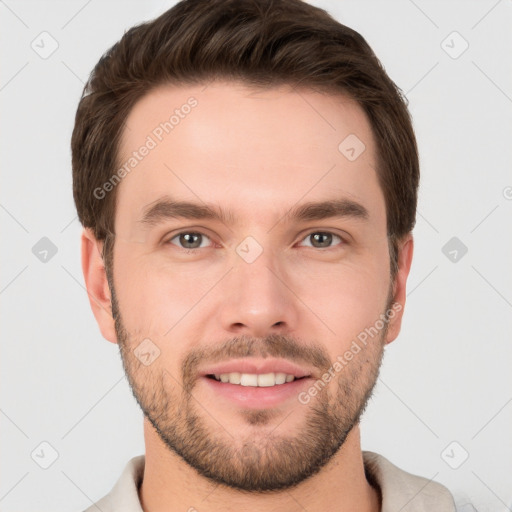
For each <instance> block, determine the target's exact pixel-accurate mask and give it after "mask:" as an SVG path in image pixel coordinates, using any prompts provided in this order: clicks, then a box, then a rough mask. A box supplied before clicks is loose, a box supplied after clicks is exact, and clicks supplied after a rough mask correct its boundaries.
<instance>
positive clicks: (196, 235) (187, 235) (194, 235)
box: [181, 233, 201, 249]
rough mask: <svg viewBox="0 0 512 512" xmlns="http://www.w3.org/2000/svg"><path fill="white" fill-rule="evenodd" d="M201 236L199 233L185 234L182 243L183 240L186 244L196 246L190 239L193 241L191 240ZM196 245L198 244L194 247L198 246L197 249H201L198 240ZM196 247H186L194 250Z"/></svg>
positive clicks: (182, 236)
mask: <svg viewBox="0 0 512 512" xmlns="http://www.w3.org/2000/svg"><path fill="white" fill-rule="evenodd" d="M199 236H200V234H199V233H186V234H184V235H181V238H182V241H183V240H184V241H185V244H189V243H192V244H194V242H193V241H190V239H191V238H194V237H195V238H198V237H199ZM195 243H196V245H195V246H194V247H196V246H197V247H199V246H198V245H197V240H196V242H195ZM199 245H201V244H199ZM194 247H190V246H188V247H186V248H187V249H193V248H194Z"/></svg>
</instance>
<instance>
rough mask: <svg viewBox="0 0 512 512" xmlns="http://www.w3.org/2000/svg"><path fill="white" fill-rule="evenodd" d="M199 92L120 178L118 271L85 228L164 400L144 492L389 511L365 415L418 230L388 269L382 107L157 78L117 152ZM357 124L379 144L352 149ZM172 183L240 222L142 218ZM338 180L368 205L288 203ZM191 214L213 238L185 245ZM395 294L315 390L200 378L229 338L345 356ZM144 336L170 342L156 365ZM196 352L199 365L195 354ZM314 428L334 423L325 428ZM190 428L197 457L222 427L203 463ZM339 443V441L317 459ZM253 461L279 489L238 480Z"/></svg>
mask: <svg viewBox="0 0 512 512" xmlns="http://www.w3.org/2000/svg"><path fill="white" fill-rule="evenodd" d="M191 96H193V97H194V98H196V99H197V101H198V104H197V106H196V107H195V108H194V109H193V110H192V111H191V112H190V114H189V115H187V116H185V117H184V118H183V119H180V123H179V125H177V126H176V127H175V128H174V130H173V131H172V132H171V133H170V134H168V135H167V136H165V138H164V139H163V140H162V142H160V143H159V144H158V145H157V147H156V148H154V149H152V150H151V152H150V153H149V154H148V155H147V156H146V157H145V158H144V159H143V160H142V161H140V162H139V163H138V165H137V167H136V168H135V169H134V170H133V171H132V172H130V173H129V174H128V175H127V176H126V177H125V178H124V179H123V180H122V181H121V183H120V184H119V185H118V189H117V194H118V197H117V209H116V217H115V232H116V239H115V246H114V260H113V261H114V264H113V276H112V279H113V282H112V283H111V284H112V285H113V287H114V286H115V288H113V287H112V288H111V287H110V286H109V283H108V279H107V273H106V271H105V267H104V264H103V260H102V258H101V248H102V242H101V241H97V240H96V239H95V238H94V236H93V235H92V233H91V231H90V230H89V229H85V230H84V232H83V235H82V266H83V272H84V277H85V282H86V286H87V291H88V293H89V297H90V303H91V307H92V310H93V312H94V315H95V318H96V320H97V322H98V325H99V328H100V330H101V333H102V335H103V336H104V337H105V338H106V339H107V340H109V341H111V342H112V343H119V345H120V351H121V356H122V358H123V364H124V366H125V370H126V372H127V375H128V378H129V380H130V384H131V385H132V389H133V391H134V395H135V396H136V398H137V400H138V401H139V404H141V407H142V408H143V410H144V412H146V413H148V414H149V415H150V416H151V417H152V421H150V420H149V419H148V417H145V418H144V436H145V445H146V464H145V470H144V479H143V483H142V485H141V487H140V489H139V496H140V499H141V504H142V506H143V509H144V510H145V511H149V510H151V511H159V510H189V508H190V507H195V508H196V509H197V510H198V511H199V512H201V511H203V510H208V511H217V510H233V511H235V510H237V511H238V510H265V511H268V510H272V511H276V512H278V511H291V510H297V511H298V510H303V509H304V508H305V509H307V510H310V511H320V510H322V511H334V510H336V511H349V510H350V511H352V510H359V511H362V512H369V511H378V510H380V504H379V495H378V492H377V491H376V490H375V489H374V488H373V487H372V486H371V485H370V484H369V482H368V481H367V480H366V478H365V474H364V466H363V458H362V453H361V445H360V430H359V424H358V420H359V415H360V413H361V412H362V410H364V406H365V405H366V403H367V400H368V397H369V396H370V394H371V390H372V389H373V386H374V384H375V380H376V378H377V374H378V369H379V367H380V363H381V358H382V353H383V350H384V347H385V346H386V344H388V343H390V342H391V341H393V340H394V339H396V337H397V336H398V334H399V332H400V326H401V320H402V315H403V306H404V305H405V297H406V281H407V277H408V274H409V270H410V266H411V261H412V254H413V239H412V235H411V234H409V235H407V236H406V237H405V238H404V239H403V240H402V241H401V242H400V244H399V262H398V264H399V271H398V274H397V275H396V278H395V280H394V282H391V279H390V261H389V249H388V239H387V236H386V209H385V202H384V196H383V194H382V191H381V189H380V186H379V184H378V180H377V174H376V171H375V168H376V166H377V157H376V151H375V141H374V139H373V135H372V131H371V127H370V124H369V122H368V120H367V118H366V116H365V114H364V112H363V111H362V109H361V108H360V107H359V106H358V105H357V103H355V102H354V101H352V100H350V99H349V98H347V97H345V96H343V95H340V94H338V95H333V94H320V93H318V92H314V91H311V90H301V91H297V90H292V89H291V88H290V87H288V86H280V87H276V88H273V89H266V90H257V89H250V88H248V87H247V86H245V85H243V84H240V83H235V82H214V83H210V84H209V85H208V86H207V87H205V85H201V86H180V87H171V86H161V87H159V88H157V89H155V90H153V91H151V92H150V93H149V94H147V95H146V96H145V97H143V98H142V99H141V100H140V101H139V102H138V103H137V104H136V105H135V106H134V108H133V109H132V111H131V112H130V114H129V116H128V118H127V123H126V124H127V129H126V130H125V132H124V134H123V140H122V144H121V148H120V157H121V158H120V161H121V162H124V161H125V160H126V158H127V157H128V156H129V155H130V153H131V152H132V151H134V150H136V149H137V148H139V147H140V146H141V145H142V144H143V143H144V141H145V140H146V137H147V136H148V134H151V133H152V131H153V130H154V128H155V127H156V126H158V125H159V123H161V122H162V121H164V120H165V119H168V117H169V115H170V114H169V113H172V111H173V110H174V109H175V108H179V107H180V105H183V104H184V103H186V101H187V99H188V98H189V97H191ZM349 134H356V135H357V137H358V138H359V139H360V140H361V141H363V142H364V144H365V146H366V149H365V151H364V152H363V153H362V154H361V155H360V156H359V157H358V158H357V159H356V160H355V161H349V160H348V159H347V158H346V157H345V156H344V155H343V154H342V153H341V152H340V151H339V150H338V145H339V144H340V142H341V141H342V140H343V139H344V138H345V137H347V135H349ZM164 164H165V165H164ZM164 194H172V196H173V197H174V198H177V199H180V200H190V201H194V202H198V203H208V204H211V205H219V206H222V207H223V208H226V209H228V208H229V209H231V210H232V211H233V212H234V213H235V214H236V215H237V217H238V218H239V222H238V223H236V224H235V223H233V224H231V223H228V224H226V223H222V222H220V221H216V220H205V219H201V220H183V219H168V220H166V221H165V222H164V223H162V224H160V225H158V226H154V227H152V228H151V229H148V228H147V227H144V226H143V225H142V224H141V223H140V222H138V221H139V220H140V219H141V217H142V214H143V212H144V209H145V208H146V207H147V206H148V205H150V204H151V203H153V202H154V201H155V200H156V199H158V198H160V197H161V196H162V195H164ZM333 198H349V199H351V200H353V201H356V202H358V203H360V204H361V205H363V206H364V207H365V208H366V209H367V210H368V213H369V217H368V219H367V220H362V219H355V218H348V217H347V218H340V219H338V218H336V219H326V220H321V221H308V222H291V221H290V220H289V219H287V217H285V215H286V213H287V212H288V211H289V210H290V209H291V208H292V207H294V206H296V205H297V204H302V203H304V202H307V201H322V200H327V199H333ZM181 232H187V233H197V232H200V233H201V234H204V235H205V237H203V239H202V241H201V248H198V249H197V248H194V249H189V250H188V251H187V250H186V249H185V248H184V247H186V245H185V243H186V242H185V241H184V240H183V239H180V237H179V236H178V237H176V235H177V234H179V233H181ZM318 232H322V233H325V232H328V233H332V234H334V235H337V236H340V237H341V238H337V236H334V237H333V238H332V239H331V242H330V245H329V242H327V249H325V248H323V247H320V246H319V245H318V244H317V246H315V245H314V239H313V237H312V236H308V235H312V234H314V233H318ZM247 236H251V237H253V238H254V239H255V240H256V241H257V242H258V244H259V245H260V246H261V248H262V249H263V252H262V253H261V254H260V255H259V256H258V257H257V258H256V259H255V261H254V262H252V263H247V261H245V260H244V259H243V258H241V257H240V256H239V254H238V253H237V252H236V248H237V246H238V245H239V244H240V243H241V242H242V241H243V240H244V239H245V238H246V237H247ZM171 240H172V242H171ZM180 242H181V244H182V245H180ZM112 292H114V293H112ZM390 299H391V300H394V302H396V303H398V304H400V305H401V306H402V308H401V309H400V310H399V311H397V312H396V313H395V314H394V316H393V317H392V318H391V319H390V321H389V324H388V325H387V328H385V329H383V330H382V331H381V332H380V334H379V336H378V337H375V338H373V340H372V342H370V343H368V344H367V346H366V347H365V348H364V350H362V351H361V352H360V353H359V354H357V355H355V356H354V358H353V360H351V361H350V362H349V363H348V364H347V366H346V367H345V368H344V369H343V370H342V371H340V372H335V377H334V378H333V379H332V380H331V381H330V382H329V384H328V385H327V386H325V387H324V388H323V391H322V392H320V393H318V395H316V396H315V397H312V398H311V401H310V402H309V403H307V404H301V403H300V402H299V401H298V400H295V399H294V400H288V401H286V402H285V403H283V404H281V405H279V406H276V407H273V408H267V409H261V410H259V411H255V410H245V409H244V408H237V407H234V406H233V404H232V403H231V402H229V401H227V400H226V399H223V398H221V397H217V396H216V395H215V394H214V393H213V391H212V390H211V389H210V387H209V386H207V385H205V383H204V382H203V381H202V380H201V379H199V376H198V368H199V367H200V366H201V365H206V364H208V363H211V362H212V360H213V359H211V357H213V354H214V353H217V354H220V355H221V356H224V357H221V360H223V361H225V360H228V359H229V357H228V355H229V354H232V352H229V351H228V347H229V346H230V347H231V349H232V350H235V352H234V354H235V355H240V354H242V353H243V351H244V350H252V353H251V354H252V355H255V356H261V357H264V356H265V355H268V354H269V353H270V354H273V355H279V356H280V357H282V358H284V359H287V355H290V356H291V354H292V349H293V348H295V347H297V348H298V349H304V350H303V351H300V353H301V354H303V355H304V365H306V364H307V366H308V367H311V368H313V369H314V372H315V376H316V377H319V376H321V375H322V373H323V371H325V370H326V369H327V367H325V366H324V363H328V362H331V364H332V363H333V362H334V361H336V358H337V357H338V356H339V355H341V354H344V353H345V352H346V351H347V350H348V349H349V348H350V346H351V343H352V341H353V340H354V339H355V338H356V337H357V335H358V334H359V333H361V332H362V331H364V329H365V328H367V327H369V326H372V325H374V324H375V322H376V320H377V319H378V318H379V315H381V314H382V313H383V312H385V311H386V309H387V308H388V307H389V306H390V304H391V301H390ZM112 306H113V308H112ZM113 317H116V318H117V321H115V320H114V318H113ZM146 338H149V339H151V340H152V342H153V343H154V344H155V345H156V346H157V347H158V349H159V350H160V355H159V356H158V358H156V359H155V360H154V361H153V362H152V363H151V364H150V365H148V366H145V365H143V364H141V362H140V361H139V360H138V359H137V358H136V357H135V355H134V352H133V350H134V349H135V348H136V347H137V346H138V345H139V344H140V343H141V341H142V340H144V339H146ZM272 341H273V342H274V345H272V343H271V342H272ZM233 347H235V348H234V349H233ZM272 347H274V348H272ZM276 347H277V348H276ZM306 348H309V352H306V351H305V349H306ZM214 351H216V352H214ZM192 354H194V355H196V356H197V358H196V363H197V365H196V366H194V365H191V366H190V365H189V366H186V365H185V366H184V363H185V362H190V361H191V360H192V359H191V355H192ZM321 356H323V358H322V357H321ZM184 389H185V390H184ZM188 392H189V393H188ZM191 418H193V419H194V421H195V427H196V429H197V430H196V436H195V437H193V438H191V437H190V436H191V434H190V432H189V430H188V429H187V428H188V427H190V424H188V425H187V421H190V419H191ZM321 420H325V421H324V423H323V425H324V427H323V429H324V431H323V432H321V427H320V425H321V424H320V423H319V422H320V421H321ZM315 421H317V423H315ZM337 425H338V426H337ZM339 425H343V426H345V427H347V431H342V429H341V427H339ZM155 426H156V427H158V428H155ZM308 428H309V429H310V430H308ZM315 428H316V429H317V430H315ZM158 430H160V432H158ZM306 432H309V433H311V434H312V438H315V437H317V438H320V439H321V444H320V446H317V445H315V444H314V442H313V441H311V440H310V439H309V437H305V436H304V434H305V433H306ZM166 436H167V437H166ZM187 436H188V437H187ZM201 436H202V437H201ZM327 439H329V440H330V444H329V442H326V440H327ZM180 440H181V441H182V442H183V446H181V449H182V450H185V451H187V450H188V453H186V454H185V455H187V456H189V458H193V456H194V455H196V456H199V455H200V453H199V452H198V450H199V444H200V442H199V441H204V442H208V443H210V444H209V445H208V447H209V450H208V451H207V452H205V453H203V454H202V455H203V458H202V459H201V460H202V461H203V465H204V467H203V468H197V467H194V466H193V464H192V465H191V464H190V462H191V460H189V461H187V460H184V458H183V453H182V454H181V456H180V455H179V454H178V453H176V451H173V449H171V447H170V445H171V444H172V443H173V442H174V443H175V448H176V447H178V448H179V441H180ZM336 440H337V442H335V441H336ZM286 443H289V444H286ZM290 443H291V445H290ZM294 443H295V444H294ZM327 445H328V446H330V447H332V448H333V450H332V453H329V454H328V456H326V457H325V460H323V461H321V462H320V461H318V460H314V455H315V454H316V453H318V452H319V448H320V449H322V448H325V446H327ZM287 446H288V449H287ZM289 446H295V448H296V449H294V450H290V449H289ZM216 449H217V451H216ZM222 450H224V451H222ZM297 450H303V453H301V454H300V456H299V454H298V452H297ZM178 451H179V450H178ZM222 454H223V455H225V456H229V459H227V458H226V457H222V456H221V455H222ZM269 454H270V455H269ZM258 457H260V463H259V464H257V463H255V460H257V458H258ZM185 458H186V457H185ZM299 461H300V462H302V463H303V466H304V467H303V468H302V469H303V471H302V472H300V471H299V470H298V469H297V468H298V466H299ZM195 462H198V461H195ZM308 464H309V469H311V471H310V472H309V473H308V472H307V467H308ZM244 468H245V469H248V471H252V473H251V472H250V473H249V474H250V475H251V478H252V480H251V482H253V483H254V484H255V483H256V481H257V477H261V478H262V479H263V480H261V481H259V483H260V484H261V485H262V487H261V488H263V487H264V486H265V485H266V486H267V489H268V491H267V492H262V491H261V489H260V490H257V489H253V490H249V489H248V488H247V485H250V483H249V484H248V483H247V482H245V485H246V489H245V490H243V489H241V488H236V484H237V483H238V484H241V483H242V478H241V475H242V473H243V470H244ZM262 468H263V470H262ZM208 469H211V470H212V471H213V473H212V472H211V474H210V475H209V476H207V475H206V474H205V472H207V470H208ZM258 471H259V472H258ZM269 475H270V476H269ZM272 477H273V478H274V480H272ZM264 478H266V480H265V481H264ZM287 478H288V480H287ZM222 479H224V483H221V482H222ZM229 479H231V480H229ZM272 481H273V482H274V484H275V489H274V490H270V488H271V483H272ZM286 482H288V485H287V483H286ZM292 482H293V484H292Z"/></svg>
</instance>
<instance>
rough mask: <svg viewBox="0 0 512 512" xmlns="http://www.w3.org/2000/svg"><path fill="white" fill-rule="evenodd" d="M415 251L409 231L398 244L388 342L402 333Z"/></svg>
mask: <svg viewBox="0 0 512 512" xmlns="http://www.w3.org/2000/svg"><path fill="white" fill-rule="evenodd" d="M413 252H414V239H413V236H412V233H409V234H408V235H406V236H405V237H404V238H403V239H402V240H401V241H400V242H399V245H398V272H397V275H396V277H395V283H394V306H392V308H391V309H392V313H391V314H390V320H389V327H388V332H387V336H386V343H391V342H392V341H394V340H395V339H396V338H397V336H398V334H399V333H400V328H401V326H402V316H403V314H404V308H405V300H406V284H407V277H408V276H409V271H410V270H411V263H412V256H413Z"/></svg>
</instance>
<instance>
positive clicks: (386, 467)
mask: <svg viewBox="0 0 512 512" xmlns="http://www.w3.org/2000/svg"><path fill="white" fill-rule="evenodd" d="M362 453H363V461H364V468H365V473H366V477H367V479H368V481H369V482H370V484H372V485H373V486H375V487H378V488H379V489H380V494H381V499H382V508H381V512H397V511H400V512H456V508H455V503H454V499H453V496H452V494H451V493H450V491H449V490H448V489H447V488H446V487H445V486H444V485H441V484H440V483H438V482H434V481H433V480H428V479H427V478H423V477H421V476H417V475H413V474H411V473H407V472H406V471H403V470H402V469H400V468H398V467H397V466H395V465H394V464H392V463H391V462H389V461H388V460H387V459H386V458H385V457H383V456H382V455H379V454H378V453H374V452H369V451H363V452H362ZM145 460H146V458H145V455H139V456H137V457H133V458H132V459H131V460H130V461H129V462H128V463H127V465H126V466H125V468H124V470H123V473H122V474H121V477H120V478H119V480H118V481H117V482H116V484H115V485H114V487H113V488H112V490H111V491H110V492H109V493H108V494H107V495H106V496H104V497H103V498H101V499H100V500H99V501H97V502H96V503H95V504H94V505H91V506H90V507H89V508H87V509H86V510H85V511H84V512H97V511H98V510H101V511H102V512H143V510H142V507H141V505H140V501H139V495H138V488H139V486H140V484H141V482H142V478H143V475H144V464H145Z"/></svg>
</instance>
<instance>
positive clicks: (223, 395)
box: [200, 358, 314, 409]
mask: <svg viewBox="0 0 512 512" xmlns="http://www.w3.org/2000/svg"><path fill="white" fill-rule="evenodd" d="M200 377H201V379H200V380H201V381H202V382H203V383H204V384H206V387H205V392H206V393H208V394H209V395H210V397H211V399H212V400H214V403H218V404H219V406H220V403H219V402H217V400H219V399H221V400H222V401H224V400H227V401H228V403H229V404H235V405H237V406H239V407H242V408H243V409H247V408H249V409H261V408H268V407H277V406H279V405H284V404H285V403H288V404H291V403H292V401H293V400H296V398H297V395H298V394H299V393H300V392H301V391H302V390H303V389H305V388H307V387H308V386H310V385H311V383H312V382H313V381H314V378H313V377H314V369H313V368H311V369H310V368H306V367H300V366H298V365H297V364H295V363H293V362H291V361H289V360H285V359H272V358H263V359H255V358H245V359H234V360H230V361H226V362H224V363H219V364H216V365H212V366H210V367H208V368H205V369H204V370H203V371H202V372H200Z"/></svg>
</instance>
